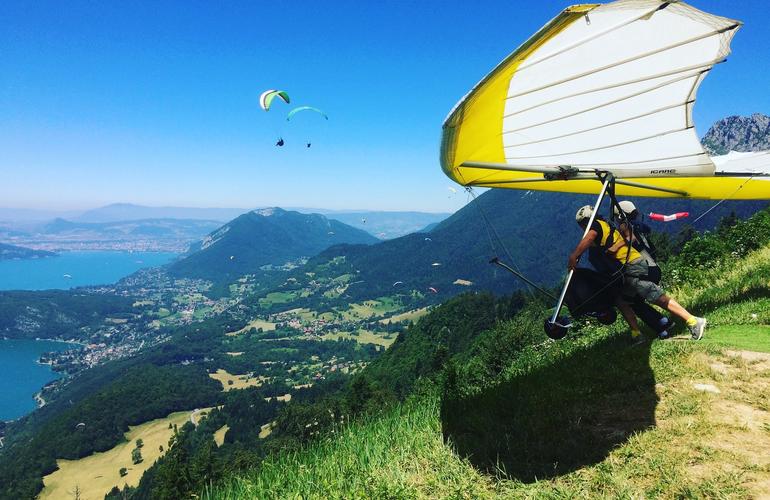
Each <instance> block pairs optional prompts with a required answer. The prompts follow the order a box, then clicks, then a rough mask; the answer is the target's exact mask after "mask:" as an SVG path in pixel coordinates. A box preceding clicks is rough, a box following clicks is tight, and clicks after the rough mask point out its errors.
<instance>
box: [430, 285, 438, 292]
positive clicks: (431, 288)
mask: <svg viewBox="0 0 770 500" xmlns="http://www.w3.org/2000/svg"><path fill="white" fill-rule="evenodd" d="M428 291H430V292H433V293H438V290H436V289H435V288H433V287H432V286H430V287H428Z"/></svg>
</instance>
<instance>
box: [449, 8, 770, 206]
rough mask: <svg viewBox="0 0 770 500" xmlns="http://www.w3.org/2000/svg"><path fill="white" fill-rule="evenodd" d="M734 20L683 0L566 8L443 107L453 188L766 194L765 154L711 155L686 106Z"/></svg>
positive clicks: (718, 58)
mask: <svg viewBox="0 0 770 500" xmlns="http://www.w3.org/2000/svg"><path fill="white" fill-rule="evenodd" d="M740 26H741V23H740V22H739V21H735V20H732V19H728V18H725V17H719V16H715V15H712V14H708V13H706V12H702V11H700V10H698V9H696V8H694V7H691V6H690V5H687V4H685V3H684V2H679V1H668V2H667V1H662V0H617V1H615V2H611V3H607V4H586V5H576V6H572V7H568V8H567V9H565V10H564V11H563V12H562V13H561V14H559V15H558V16H556V17H555V18H554V19H553V20H551V21H550V22H549V23H548V24H546V25H545V26H544V27H543V28H542V29H540V31H538V32H537V33H536V34H535V35H534V36H532V37H531V38H530V39H529V40H527V41H526V42H524V43H523V44H522V45H521V46H520V47H519V48H517V49H516V50H515V51H514V52H513V53H512V54H510V55H509V56H508V57H507V58H505V59H504V60H503V61H502V62H501V63H500V64H499V65H498V66H497V67H496V68H495V69H494V70H493V71H492V72H491V73H489V74H488V75H487V76H486V77H484V78H483V79H482V80H481V81H480V82H479V83H478V84H477V85H476V86H475V87H474V88H473V89H472V90H471V91H470V92H469V93H468V94H467V95H466V96H465V97H464V98H463V99H462V100H460V102H459V103H458V104H457V105H456V106H455V107H454V108H453V109H452V111H451V112H450V114H449V116H448V117H447V119H446V121H445V122H444V126H443V136H442V143H441V166H442V169H443V170H444V172H445V173H446V174H447V175H448V176H449V177H450V178H451V179H453V180H454V181H456V182H457V183H459V184H461V185H463V186H483V187H498V188H513V189H525V190H545V191H563V192H573V193H594V194H595V193H598V192H599V191H600V189H601V184H599V183H597V182H596V180H597V179H599V180H601V181H602V182H603V181H604V180H605V178H606V177H607V176H608V175H609V176H610V177H611V178H612V179H613V182H614V183H615V184H617V186H616V189H615V193H616V194H618V195H628V196H661V197H663V196H666V197H691V198H704V199H724V198H727V197H730V198H734V199H768V198H770V152H768V151H765V152H760V153H743V154H741V153H730V154H729V155H725V156H718V157H713V158H712V157H710V156H709V155H708V154H707V153H706V151H704V149H703V147H702V146H701V144H700V141H699V140H698V136H697V135H696V133H695V127H694V124H693V119H692V109H693V106H694V104H695V97H696V94H697V91H698V87H699V85H700V83H701V82H702V81H703V79H704V78H705V77H706V75H707V74H708V73H709V71H711V69H712V67H713V66H714V65H716V64H718V63H721V62H723V61H724V60H725V58H726V57H727V55H728V54H729V53H730V42H731V40H732V38H733V36H734V35H735V33H736V32H737V30H738V29H739V28H740Z"/></svg>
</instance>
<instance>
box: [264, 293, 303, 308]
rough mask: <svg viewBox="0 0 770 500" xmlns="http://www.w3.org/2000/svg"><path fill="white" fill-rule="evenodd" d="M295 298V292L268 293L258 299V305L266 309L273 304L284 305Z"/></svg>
mask: <svg viewBox="0 0 770 500" xmlns="http://www.w3.org/2000/svg"><path fill="white" fill-rule="evenodd" d="M295 298H297V293H296V292H270V293H268V294H267V295H266V296H265V297H263V298H261V299H259V305H261V306H265V307H267V306H271V305H273V304H286V303H288V302H291V301H292V300H294V299H295Z"/></svg>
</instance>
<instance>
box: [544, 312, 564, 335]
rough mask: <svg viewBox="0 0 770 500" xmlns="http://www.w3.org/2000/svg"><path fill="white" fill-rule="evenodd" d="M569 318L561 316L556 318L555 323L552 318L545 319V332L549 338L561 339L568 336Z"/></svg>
mask: <svg viewBox="0 0 770 500" xmlns="http://www.w3.org/2000/svg"><path fill="white" fill-rule="evenodd" d="M565 325H569V319H567V318H566V317H564V316H560V317H559V318H557V319H556V322H555V323H552V322H551V320H550V319H547V320H545V323H544V324H543V328H545V334H546V335H548V338H549V339H553V340H560V339H563V338H564V337H566V336H567V333H568V332H569V326H565Z"/></svg>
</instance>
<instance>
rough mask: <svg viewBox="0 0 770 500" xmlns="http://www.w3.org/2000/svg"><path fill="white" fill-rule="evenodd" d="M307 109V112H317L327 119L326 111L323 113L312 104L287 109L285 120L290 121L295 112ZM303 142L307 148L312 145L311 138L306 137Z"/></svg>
mask: <svg viewBox="0 0 770 500" xmlns="http://www.w3.org/2000/svg"><path fill="white" fill-rule="evenodd" d="M307 111H309V112H312V113H314V114H318V115H320V116H321V117H323V119H324V120H328V119H329V117H328V116H327V115H326V113H324V112H323V111H321V110H320V109H318V108H314V107H313V106H298V107H296V108H294V109H292V110H291V111H289V114H288V115H286V121H288V122H290V121H292V119H293V118H294V116H295V115H296V114H297V113H303V112H307ZM305 144H306V145H307V147H308V148H309V147H310V146H312V144H313V143H312V141H311V140H310V139H309V138H308V139H307V140H306V141H305Z"/></svg>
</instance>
